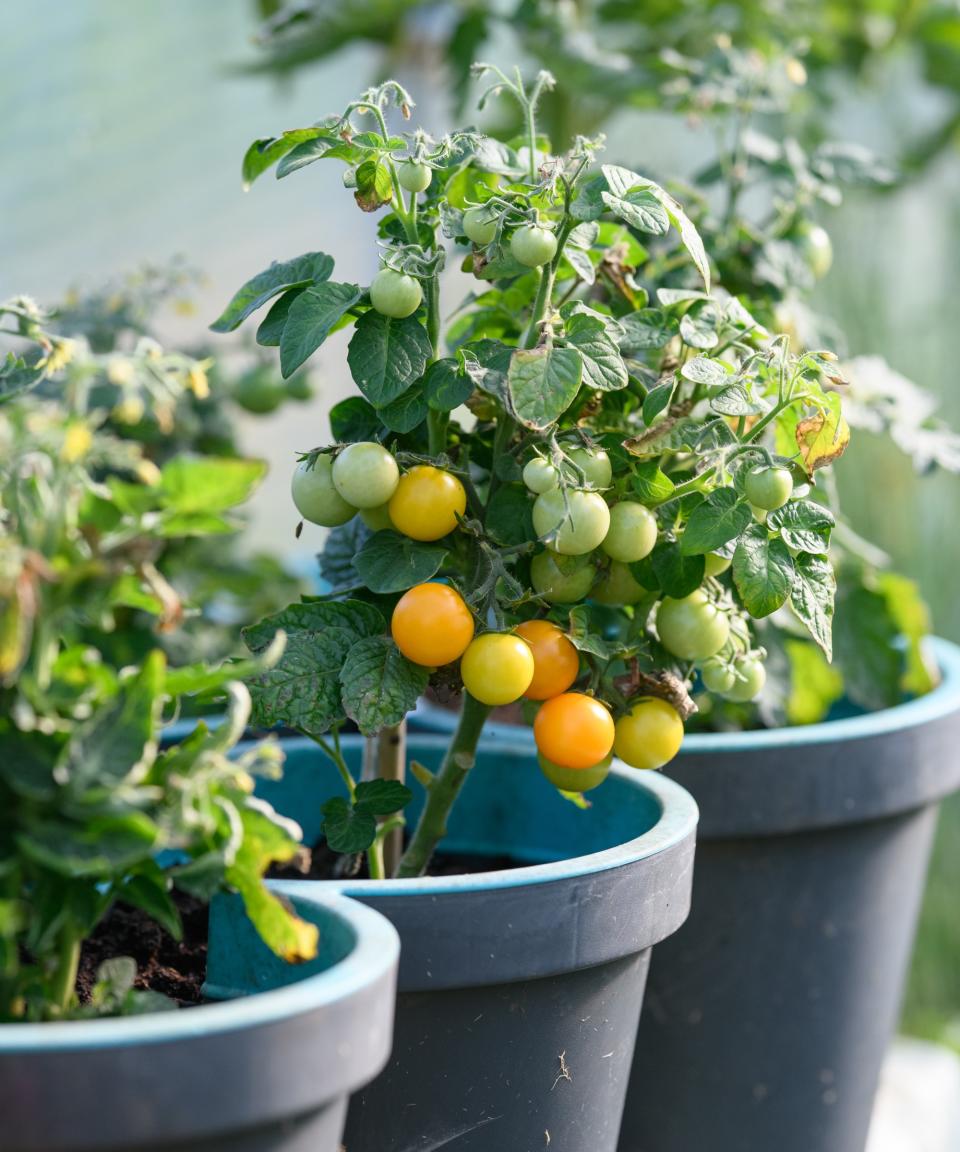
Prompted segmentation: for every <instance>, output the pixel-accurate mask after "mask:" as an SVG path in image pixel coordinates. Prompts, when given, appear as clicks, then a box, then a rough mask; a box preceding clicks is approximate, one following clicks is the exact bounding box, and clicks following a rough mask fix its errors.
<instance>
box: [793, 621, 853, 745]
mask: <svg viewBox="0 0 960 1152" xmlns="http://www.w3.org/2000/svg"><path fill="white" fill-rule="evenodd" d="M784 649H785V651H786V653H787V657H788V659H789V661H790V694H789V696H788V697H787V701H786V710H787V719H788V720H789V722H790V723H791V724H817V723H819V721H821V720H825V719H826V718H827V713H828V712H829V711H830V705H831V704H833V703H834V702H835V701H836V700H839V699H840V698H841V697H842V696H843V677H842V676H841V675H840V673H839V672H838V671H837V669H836V668H831V667H830V665H829V664H828V663H827V660H826V658H825V657H824V655H823V653H822V652H821V651H820V650H819V649H818V648H816V647H815V646H814V645H813V644H808V643H807V641H805V640H788V641H787V642H786V643H785V644H784Z"/></svg>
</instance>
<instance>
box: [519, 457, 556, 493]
mask: <svg viewBox="0 0 960 1152" xmlns="http://www.w3.org/2000/svg"><path fill="white" fill-rule="evenodd" d="M523 482H524V484H526V486H527V487H528V488H529V489H530V491H531V492H536V494H537V495H538V496H540V495H542V494H543V493H544V492H550V491H552V490H553V489H554V488H556V487H557V485H558V484H559V483H560V475H559V473H558V472H557V470H556V468H554V466H553V465H552V464H551V463H550V462H549V461H548V460H543V459H542V458H541V457H539V456H534V458H533V459H532V460H528V461H527V463H526V464H525V465H524V467H523Z"/></svg>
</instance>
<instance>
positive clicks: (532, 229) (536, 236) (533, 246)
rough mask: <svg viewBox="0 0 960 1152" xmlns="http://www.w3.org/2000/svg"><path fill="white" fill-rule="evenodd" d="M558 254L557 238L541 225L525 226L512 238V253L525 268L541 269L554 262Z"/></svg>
mask: <svg viewBox="0 0 960 1152" xmlns="http://www.w3.org/2000/svg"><path fill="white" fill-rule="evenodd" d="M556 252H557V238H556V236H554V234H553V233H552V232H551V231H550V229H549V228H543V227H541V225H539V224H523V225H521V226H520V227H519V228H518V229H517V230H516V232H514V234H513V235H512V236H511V237H510V253H511V255H512V256H513V258H514V260H516V261H517V263H518V264H522V265H523V266H524V267H525V268H539V267H540V265H541V264H546V263H548V262H549V261H550V260H552V259H553V258H554V256H555V255H556Z"/></svg>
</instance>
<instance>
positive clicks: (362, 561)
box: [353, 531, 448, 594]
mask: <svg viewBox="0 0 960 1152" xmlns="http://www.w3.org/2000/svg"><path fill="white" fill-rule="evenodd" d="M447 555H448V549H447V548H446V547H445V545H443V544H428V543H422V542H420V541H419V540H411V539H410V537H409V536H401V535H400V533H399V532H389V531H385V532H375V533H374V534H373V535H372V536H371V537H370V539H369V540H368V541H367V542H366V543H365V544H364V546H363V547H362V548H361V549H360V551H359V552H358V553H357V555H356V556H355V557H354V561H353V563H354V567H355V568H356V570H357V573H358V575H359V576H360V579H361V580H362V581H363V582H364V584H366V586H367V587H368V588H369V589H370V591H371V592H379V593H384V594H386V593H390V592H405V591H406V590H407V589H408V588H412V587H413V586H414V585H415V584H422V583H424V581H426V580H429V579H430V578H431V576H435V575H436V574H437V572H439V570H440V567H441V566H442V564H443V562H444V560H445V559H446V558H447Z"/></svg>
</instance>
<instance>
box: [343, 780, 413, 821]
mask: <svg viewBox="0 0 960 1152" xmlns="http://www.w3.org/2000/svg"><path fill="white" fill-rule="evenodd" d="M412 799H413V793H412V792H411V791H410V789H409V788H408V787H407V786H406V785H405V784H401V783H400V781H399V780H361V782H360V783H359V784H358V785H357V789H356V792H355V793H354V803H356V804H358V805H359V804H362V805H363V807H364V808H367V809H369V810H370V811H371V812H372V813H373V814H374V815H375V816H392V815H393V813H394V812H400V811H401V810H402V809H404V808H406V806H407V805H408V804H409V803H410V801H411V800H412Z"/></svg>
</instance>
